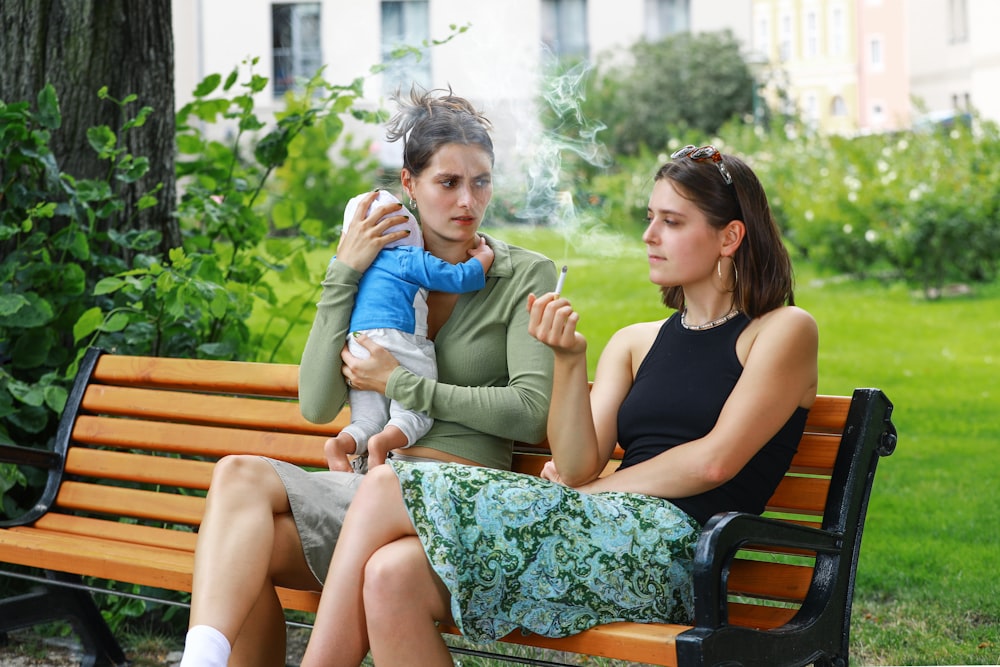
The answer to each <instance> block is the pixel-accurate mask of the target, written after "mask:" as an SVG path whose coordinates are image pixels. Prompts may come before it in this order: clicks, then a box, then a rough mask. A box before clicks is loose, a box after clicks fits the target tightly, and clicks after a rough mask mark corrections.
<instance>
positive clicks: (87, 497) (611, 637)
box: [0, 350, 896, 667]
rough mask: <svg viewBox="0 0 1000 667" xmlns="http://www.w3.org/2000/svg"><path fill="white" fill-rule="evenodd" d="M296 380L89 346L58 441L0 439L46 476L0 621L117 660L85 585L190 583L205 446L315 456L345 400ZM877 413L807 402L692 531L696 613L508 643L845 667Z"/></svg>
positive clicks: (884, 445)
mask: <svg viewBox="0 0 1000 667" xmlns="http://www.w3.org/2000/svg"><path fill="white" fill-rule="evenodd" d="M297 379H298V367H297V366H295V365H281V364H260V363H249V362H226V361H205V360H187V359H164V358H151V357H130V356H120V355H113V354H102V353H101V352H100V351H98V350H91V351H89V352H88V354H87V356H86V358H85V359H84V361H83V363H82V364H81V367H80V371H79V375H78V377H77V380H76V383H75V385H74V386H73V389H72V391H71V393H70V397H69V400H68V402H67V405H66V408H65V411H64V414H63V417H62V421H61V424H60V427H59V432H58V436H57V440H56V444H55V448H54V450H53V451H42V450H38V449H27V448H23V447H16V446H4V447H0V462H12V463H17V464H19V465H25V466H37V467H40V468H42V469H45V470H47V475H48V482H47V484H46V486H45V488H44V491H43V492H42V494H41V497H40V498H39V499H38V501H37V503H36V504H35V505H34V507H32V508H31V509H30V510H29V511H27V513H26V514H25V515H24V516H21V517H17V518H13V519H7V520H4V521H2V522H0V562H2V563H7V564H11V565H14V566H18V567H13V568H12V567H5V568H4V569H3V574H6V575H10V576H17V577H22V578H25V577H27V578H29V580H30V581H32V582H33V587H31V588H30V590H28V592H26V593H20V594H17V595H15V596H12V597H9V598H7V599H5V600H3V601H0V633H3V632H7V631H10V630H14V629H18V628H24V627H28V626H31V625H35V624H38V623H40V622H46V621H50V620H56V619H67V620H69V621H70V622H71V623H72V624H73V626H74V629H75V630H76V632H77V633H78V634H79V636H80V638H81V641H82V643H83V647H84V652H85V656H86V657H85V660H84V664H85V665H91V664H115V665H123V664H126V658H125V655H124V653H123V651H122V649H121V648H120V647H119V645H118V643H117V642H116V640H115V638H114V636H113V635H112V633H111V632H110V630H109V629H108V627H107V626H106V625H105V623H104V621H103V619H102V617H101V614H100V613H99V612H98V610H97V608H96V606H95V605H94V602H93V600H92V599H91V597H90V593H91V591H93V590H99V591H101V592H106V591H105V590H104V589H102V588H94V587H93V585H94V584H95V583H101V582H100V581H98V580H113V581H116V582H126V583H130V584H137V585H139V586H143V587H149V588H151V589H156V590H157V591H160V592H162V591H184V592H189V591H190V590H191V572H192V567H193V560H194V559H193V551H194V546H195V535H196V532H195V531H196V530H197V527H198V524H199V522H200V520H201V516H202V512H203V510H204V506H205V500H204V493H205V491H206V489H207V488H208V485H209V480H210V479H211V475H212V466H213V465H214V461H215V460H216V459H218V458H219V457H221V456H223V455H225V454H234V453H245V454H246V453H252V454H263V455H267V456H271V457H276V458H282V459H285V460H287V461H291V462H293V463H296V464H298V465H302V466H313V467H317V468H324V467H325V460H324V458H323V442H324V440H325V439H326V438H327V437H328V436H329V435H330V434H331V433H335V432H337V431H338V430H339V429H340V428H341V427H342V426H344V425H345V423H346V414H341V415H340V417H339V418H338V419H337V420H336V421H335V422H333V423H332V424H324V425H316V424H312V423H309V422H307V421H305V420H304V419H303V418H302V417H301V415H300V414H299V409H298V405H297V403H296V399H297ZM891 415H892V404H891V403H890V402H889V400H888V399H887V398H886V397H885V395H884V394H882V392H880V391H878V390H876V389H858V390H856V391H855V392H854V395H853V397H842V396H821V397H820V398H819V399H818V400H817V402H816V405H815V406H814V407H813V409H812V410H811V411H810V414H809V420H808V425H807V427H806V434H805V435H804V436H803V438H802V441H801V443H800V445H799V451H798V454H797V456H796V457H795V461H794V463H793V466H792V470H791V471H790V472H789V474H788V475H787V476H786V478H785V480H784V481H783V482H782V483H781V485H780V486H779V488H778V490H777V491H776V492H775V494H774V496H773V497H772V498H771V501H770V504H769V508H768V512H767V513H766V514H765V516H764V517H758V516H750V515H745V514H737V513H731V514H727V515H719V516H716V517H714V518H713V519H712V520H711V521H710V522H709V524H708V525H707V526H706V527H705V529H704V532H703V534H702V536H701V539H700V541H699V543H698V547H697V563H696V566H695V574H694V577H695V602H696V618H695V619H694V625H693V626H682V625H665V624H638V623H612V624H608V625H604V626H599V627H596V628H593V629H591V630H588V631H586V632H583V633H581V634H579V635H576V636H573V637H567V638H563V639H548V638H544V637H540V636H537V635H525V634H522V633H520V632H515V633H512V634H511V635H510V636H508V637H507V638H505V640H504V641H505V642H513V643H517V644H524V645H530V646H536V647H542V648H546V649H554V650H555V651H557V652H572V653H583V654H590V655H596V656H605V657H609V658H616V659H621V660H625V661H630V662H638V663H651V664H656V665H723V664H725V665H736V664H742V665H761V666H763V665H766V666H768V667H775V666H776V665H804V664H809V663H811V662H815V663H816V664H818V665H838V666H839V665H846V664H847V662H848V635H849V630H850V619H851V603H852V598H853V592H854V580H855V572H856V568H857V563H858V552H859V548H860V544H861V533H862V528H863V526H864V521H865V513H866V510H867V506H868V498H869V494H870V491H871V486H872V479H873V476H874V474H875V468H876V464H877V462H878V459H879V457H880V456H885V455H888V454H890V453H891V452H892V451H893V448H894V447H895V442H896V432H895V428H894V427H893V424H892V421H891ZM546 456H547V451H546V450H545V449H544V448H543V447H537V446H536V447H528V446H523V447H518V450H517V453H516V455H515V469H516V470H518V471H520V472H525V473H534V474H537V472H538V471H539V470H540V469H541V466H542V464H543V463H544V461H545V460H546ZM26 567H28V568H32V569H26ZM25 572H27V573H28V574H25ZM33 572H36V573H37V574H34V575H33V574H31V573H33ZM279 595H280V597H281V600H282V603H283V605H284V606H285V608H286V609H287V610H300V611H304V612H314V611H315V609H316V604H317V601H318V599H319V596H318V595H317V594H315V593H307V592H301V591H292V590H284V589H279ZM169 597H172V598H174V599H175V600H176V598H178V597H180V596H178V595H177V594H173V595H171V596H169ZM174 604H177V602H176V601H175V602H174ZM300 616H301V615H300ZM305 618H307V619H308V618H310V617H308V616H306V617H305ZM442 630H443V631H444V632H449V633H455V632H456V631H455V629H454V628H443V629H442ZM455 650H456V651H458V652H466V653H467V652H473V653H478V650H471V651H470V650H469V649H467V648H463V647H458V648H456V649H455ZM484 653H487V654H489V651H488V650H485V649H484ZM536 653H537V654H539V655H541V656H543V657H544V660H543V659H534V658H530V657H529V658H526V659H525V658H518V660H524V661H527V662H531V663H532V664H557V663H554V662H551V661H550V660H549V658H548V657H547V656H550V655H553V654H550V653H547V652H536ZM491 655H492V654H491ZM554 655H556V656H557V657H562V656H564V655H565V654H563V653H556V654H554ZM506 659H510V658H506Z"/></svg>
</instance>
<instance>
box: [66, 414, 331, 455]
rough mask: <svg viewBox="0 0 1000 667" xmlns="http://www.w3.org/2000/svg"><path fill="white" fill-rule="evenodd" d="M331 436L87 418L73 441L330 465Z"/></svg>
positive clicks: (82, 419) (79, 422)
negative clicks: (325, 453) (327, 448)
mask: <svg viewBox="0 0 1000 667" xmlns="http://www.w3.org/2000/svg"><path fill="white" fill-rule="evenodd" d="M326 438H327V436H326V435H302V434H298V433H277V432H273V431H256V430H251V429H240V428H227V427H212V426H204V425H190V424H178V423H173V422H154V421H149V420H145V419H120V418H115V417H100V416H93V415H81V416H80V417H79V418H78V419H77V422H76V427H75V428H74V429H73V439H74V440H76V441H77V442H83V443H87V444H90V445H103V446H107V447H121V448H127V449H143V450H149V451H157V452H169V453H171V454H186V455H194V456H207V457H212V458H221V457H223V456H225V455H226V454H256V455H259V456H272V457H278V458H281V459H284V460H286V461H290V462H292V463H295V464H297V465H301V466H313V467H323V468H325V467H326V459H325V458H324V457H323V442H324V441H325V440H326Z"/></svg>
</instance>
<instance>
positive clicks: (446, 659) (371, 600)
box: [364, 536, 454, 667]
mask: <svg viewBox="0 0 1000 667" xmlns="http://www.w3.org/2000/svg"><path fill="white" fill-rule="evenodd" d="M364 586H365V587H364V601H365V616H366V617H367V619H368V636H369V637H371V652H372V658H373V659H374V661H375V664H376V665H405V664H408V661H411V660H412V657H413V656H415V655H419V656H420V664H421V665H423V666H426V667H430V666H432V665H447V666H449V667H450V666H451V665H453V664H454V661H453V660H452V658H451V653H449V652H448V645H447V644H445V642H444V639H443V638H442V637H441V632H440V631H439V630H438V628H437V624H436V623H437V622H438V621H446V620H447V621H451V612H450V610H449V607H450V594H449V593H448V589H447V588H445V585H444V583H443V582H442V581H441V579H440V578H439V577H438V576H437V574H436V573H435V572H434V570H433V569H432V568H431V564H430V562H429V561H428V560H427V554H425V553H424V547H423V545H422V544H421V543H420V540H419V539H418V538H417V537H415V536H414V537H404V538H402V539H399V540H396V541H395V542H393V543H392V544H388V545H386V546H384V547H382V548H381V549H379V550H378V551H376V552H375V553H374V554H373V555H372V557H371V558H369V559H368V566H367V567H366V568H365V584H364ZM400 620H402V622H400ZM387 628H391V629H392V630H391V631H389V632H386V629H387Z"/></svg>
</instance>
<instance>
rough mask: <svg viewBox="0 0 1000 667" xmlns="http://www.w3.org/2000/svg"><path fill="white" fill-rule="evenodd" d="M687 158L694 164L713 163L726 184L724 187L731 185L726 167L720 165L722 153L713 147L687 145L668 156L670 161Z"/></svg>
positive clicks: (731, 179) (731, 180)
mask: <svg viewBox="0 0 1000 667" xmlns="http://www.w3.org/2000/svg"><path fill="white" fill-rule="evenodd" d="M682 157H687V158H691V159H692V160H694V161H695V162H701V161H702V160H711V161H712V162H714V163H715V166H716V167H718V168H719V173H720V174H722V179H723V180H724V181H725V182H726V185H732V184H733V177H732V176H730V175H729V170H728V169H726V165H725V164H723V163H722V153H720V152H719V149H718V148H716V147H715V146H702V147H701V148H698V147H696V146H692V145H691V144H688V145H687V146H685V147H684V148H682V149H680V150H679V151H675V152H674V153H673V155H671V156H670V159H671V160H676V159H677V158H682Z"/></svg>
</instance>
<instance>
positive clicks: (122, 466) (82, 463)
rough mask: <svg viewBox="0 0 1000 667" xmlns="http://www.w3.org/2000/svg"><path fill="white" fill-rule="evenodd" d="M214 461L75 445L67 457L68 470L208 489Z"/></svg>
mask: <svg viewBox="0 0 1000 667" xmlns="http://www.w3.org/2000/svg"><path fill="white" fill-rule="evenodd" d="M214 467H215V464H214V463H210V462H208V461H192V460H190V459H175V458H171V457H168V456H148V455H145V454H132V453H124V452H114V451H109V450H104V449H84V448H83V447H74V448H73V449H71V450H70V452H69V454H68V455H67V457H66V472H68V473H71V474H73V475H82V476H87V477H97V478H100V479H117V480H127V481H134V482H139V483H142V484H167V485H170V486H179V487H182V488H186V489H201V490H203V491H207V490H208V485H209V482H211V481H212V468H214Z"/></svg>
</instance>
